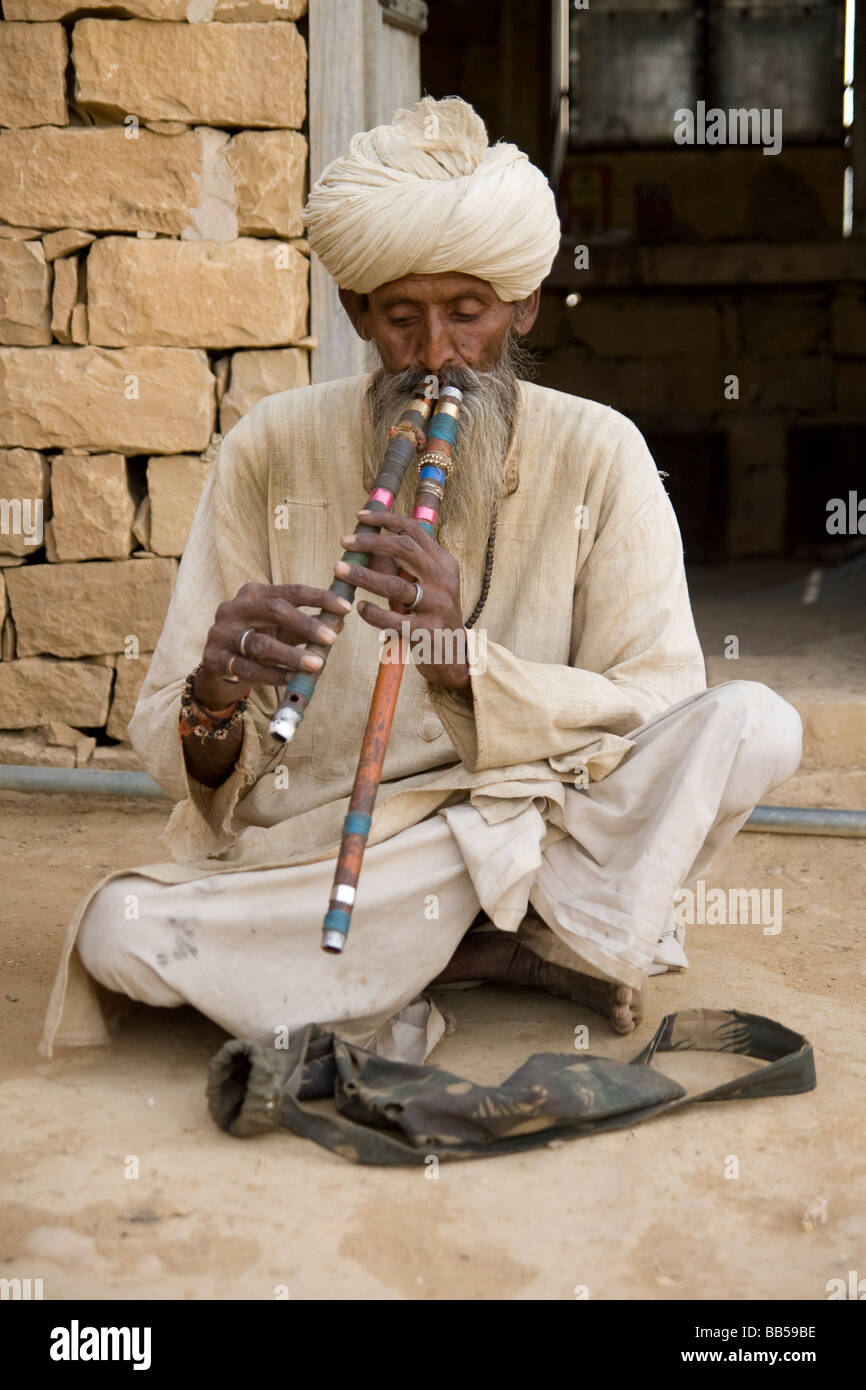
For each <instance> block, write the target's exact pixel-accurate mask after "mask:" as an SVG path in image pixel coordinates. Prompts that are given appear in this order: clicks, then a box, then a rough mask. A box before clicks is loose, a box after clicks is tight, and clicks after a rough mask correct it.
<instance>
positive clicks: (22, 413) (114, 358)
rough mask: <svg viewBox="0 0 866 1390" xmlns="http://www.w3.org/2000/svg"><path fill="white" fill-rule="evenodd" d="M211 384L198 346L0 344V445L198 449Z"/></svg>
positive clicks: (206, 434) (207, 423) (206, 425)
mask: <svg viewBox="0 0 866 1390" xmlns="http://www.w3.org/2000/svg"><path fill="white" fill-rule="evenodd" d="M213 385H214V383H213V377H212V376H211V373H210V370H209V368H208V363H207V357H206V355H205V354H204V353H203V352H194V351H182V350H179V349H177V348H154V347H140V348H128V349H125V350H121V351H112V350H110V349H108V348H102V347H46V348H0V445H2V444H6V445H11V444H16V445H22V446H24V447H25V448H42V447H45V448H49V449H65V450H66V451H71V450H72V449H75V448H79V449H92V450H93V451H94V452H95V453H101V452H109V451H110V452H113V453H120V454H141V453H166V454H173V453H185V452H187V451H189V452H200V451H201V450H202V449H204V448H205V447H206V445H207V444H208V442H209V440H210V437H211V434H212V433H213V428H214V422H215V411H216V407H215V402H214V391H213ZM136 392H137V396H136ZM34 401H38V402H39V410H38V412H35V411H34V407H33V403H34ZM37 414H38V418H37ZM2 495H3V494H2V493H0V496H2Z"/></svg>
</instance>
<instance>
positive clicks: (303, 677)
mask: <svg viewBox="0 0 866 1390" xmlns="http://www.w3.org/2000/svg"><path fill="white" fill-rule="evenodd" d="M432 409H433V402H432V400H430V399H428V398H427V397H426V396H416V397H415V398H414V399H413V400H411V401H410V402H409V404H408V405H407V406H406V409H405V410H404V411H403V413H402V415H401V416H400V419H399V421H398V422H397V424H396V425H393V426H392V427H391V430H390V431H389V439H388V447H387V448H386V450H385V457H384V460H383V461H382V467H381V468H380V470H379V473H378V475H377V477H376V481H375V483H374V484H373V489H372V491H371V493H370V496H369V499H368V501H367V509H368V510H369V511H371V512H389V511H391V509H392V507H393V506H394V498H395V497H396V496H397V494H398V492H399V491H400V488H401V486H402V484H403V479H404V477H405V476H406V470H407V468H408V467H409V464H410V463H411V462H412V460H413V459H414V458H415V457H416V453H417V450H418V448H419V447H420V446H421V443H422V441H423V440H424V438H425V436H426V433H427V422H428V420H429V419H430V412H431V410H432ZM352 529H353V530H354V532H355V534H356V535H358V536H363V535H364V534H368V535H373V534H375V532H376V531H378V530H379V527H378V526H370V525H363V524H361V523H360V522H359V523H358V524H357V525H356V526H354V527H353V528H352ZM343 559H344V560H345V561H346V563H347V564H350V565H362V566H364V567H366V566H367V565H369V563H370V556H369V554H368V553H367V552H366V551H363V550H347V551H345V552H344V554H343ZM329 588H330V590H331V593H334V594H336V595H337V596H338V597H339V598H344V599H347V600H348V601H349V602H350V603H351V602H353V600H354V598H355V586H354V584H350V583H349V582H348V581H347V580H345V579H334V581H333V583H332V584H330V586H329ZM317 620H318V622H320V623H321V624H322V625H323V626H324V627H329V628H331V630H332V631H333V632H342V630H343V622H344V619H343V617H342V616H341V615H340V614H339V613H328V612H327V611H326V610H325V609H321V610H320V611H319V613H318V618H317ZM330 651H331V647H330V645H328V644H327V643H318V642H308V643H307V644H306V646H305V648H304V654H305V655H307V654H312V655H314V656H320V657H321V658H322V664H321V666H320V667H319V668H318V670H317V671H297V672H296V673H295V675H294V676H293V677H292V679H291V680H290V681H289V683H288V685H287V686H286V688H285V690H284V691H283V696H282V699H281V700H280V704H279V707H278V709H277V712H276V714H275V715H274V717H273V719H272V720H271V723H270V731H271V734H272V736H273V737H274V738H275V739H278V740H279V742H280V743H288V742H289V741H290V740H291V738H292V737H293V736H294V733H295V730H296V729H297V727H298V725H299V724H300V722H301V720H302V719H303V717H304V714H305V712H306V709H307V706H308V705H309V703H310V700H311V699H312V698H313V691H314V690H315V688H316V682H317V681H318V679H319V677H320V676H321V674H322V672H323V671H324V669H325V664H326V662H327V660H328V655H329V653H330Z"/></svg>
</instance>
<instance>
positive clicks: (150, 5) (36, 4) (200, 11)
mask: <svg viewBox="0 0 866 1390" xmlns="http://www.w3.org/2000/svg"><path fill="white" fill-rule="evenodd" d="M83 8H84V6H83V5H82V3H81V0H4V4H3V13H4V15H5V16H6V18H7V19H30V20H40V21H44V20H47V19H66V18H68V17H69V16H70V15H74V14H79V13H80V11H81V10H82V9H83ZM86 8H87V9H88V11H89V10H108V11H110V13H111V14H112V15H118V14H121V15H128V16H129V17H130V18H131V19H161V20H171V19H173V20H178V21H182V20H188V21H189V23H190V24H205V23H207V22H208V21H209V20H216V21H218V22H222V23H249V22H252V21H259V20H261V21H265V22H267V21H268V20H279V19H282V20H286V19H289V20H291V19H300V18H301V16H302V15H304V14H306V12H307V0H279V3H277V0H87V6H86Z"/></svg>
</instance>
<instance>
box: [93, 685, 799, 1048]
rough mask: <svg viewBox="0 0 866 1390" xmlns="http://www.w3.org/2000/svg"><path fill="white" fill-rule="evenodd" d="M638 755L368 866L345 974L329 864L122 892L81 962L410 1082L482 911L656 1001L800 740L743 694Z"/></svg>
mask: <svg viewBox="0 0 866 1390" xmlns="http://www.w3.org/2000/svg"><path fill="white" fill-rule="evenodd" d="M629 737H630V738H631V739H633V741H634V747H633V748H632V749H631V750H630V751H629V753H628V755H627V756H626V758H625V759H624V760H623V762H622V763H621V764H620V765H619V766H618V767H617V768H615V770H614V771H613V772H611V773H610V774H609V775H608V776H606V777H604V778H603V779H602V780H600V781H598V782H594V783H590V785H589V786H588V787H586V788H583V789H577V788H572V787H570V786H567V785H565V784H563V783H562V782H551V784H550V785H549V787H548V786H547V784H544V786H543V787H542V788H541V789H540V790H539V789H537V788H534V789H533V793H534V794H533V795H532V796H531V797H529V798H527V796H526V787H525V785H524V786H523V787H520V786H517V785H515V788H514V800H513V802H512V803H511V805H513V807H514V814H511V815H506V816H504V817H503V818H501V819H499V820H498V821H497V822H496V823H493V824H490V823H488V821H487V820H486V819H485V818H484V817H483V816H482V815H481V813H480V812H479V810H478V809H477V807H476V806H474V805H473V804H471V802H464V803H461V804H458V805H455V806H451V807H447V808H445V809H444V810H442V811H440V812H438V813H436V814H434V815H432V816H430V817H428V818H427V819H426V820H422V821H420V822H419V823H418V824H416V825H413V826H411V827H409V828H408V829H405V830H402V831H401V832H399V833H398V834H396V835H394V836H392V837H391V838H390V839H388V840H385V841H383V842H381V843H379V844H377V845H374V846H372V847H371V848H369V849H368V851H367V854H366V856H365V860H364V868H363V874H362V878H361V886H360V888H359V892H358V898H357V903H356V906H355V909H354V914H353V925H352V930H351V934H350V937H349V940H348V943H347V946H346V949H345V951H344V952H343V954H342V955H340V956H336V957H335V956H331V955H325V954H324V953H323V952H322V951H321V949H320V946H319V941H320V934H321V923H322V917H323V914H324V911H325V908H326V905H327V901H328V895H329V889H330V886H331V881H332V877H333V868H334V861H333V860H332V859H331V860H324V861H319V862H317V863H313V864H305V865H296V866H292V867H285V868H270V869H253V870H250V871H248V872H243V871H239V872H235V873H231V874H214V875H212V876H210V877H204V878H198V879H196V880H195V881H193V882H184V883H175V884H166V883H159V882H155V881H153V880H152V879H149V878H147V877H145V876H144V874H145V873H146V870H145V871H142V872H141V873H133V874H128V875H125V876H123V877H120V878H115V879H113V880H112V881H111V882H109V883H107V884H106V885H105V886H104V887H103V888H102V889H101V890H100V891H99V892H98V893H97V894H96V896H95V897H94V898H93V899H92V901H91V903H90V905H89V907H88V908H87V910H86V912H85V913H84V916H83V918H82V921H81V925H80V928H79V934H78V940H77V949H78V952H79V955H80V958H81V960H82V962H83V964H84V966H85V968H86V969H87V971H89V972H90V974H91V975H92V976H93V977H94V978H95V979H96V980H97V981H99V982H100V983H101V984H102V985H104V986H106V987H107V988H108V989H110V990H112V991H116V992H117V993H120V994H123V995H126V996H128V997H129V998H132V999H135V1000H139V1001H142V1002H144V1003H147V1004H153V1005H159V1006H163V1007H166V1006H167V1007H172V1006H177V1005H181V1004H184V1003H188V1004H192V1005H194V1006H195V1008H197V1009H198V1010H200V1011H201V1012H202V1013H203V1014H206V1015H207V1016H208V1017H209V1018H211V1019H213V1020H214V1021H215V1022H216V1023H218V1024H220V1025H221V1026H222V1027H223V1028H225V1029H226V1030H227V1031H228V1032H229V1033H232V1034H233V1035H235V1036H238V1037H244V1038H254V1039H257V1040H259V1041H261V1042H266V1041H267V1042H270V1043H271V1044H273V1042H274V1039H275V1037H276V1036H277V1035H278V1033H279V1031H280V1030H286V1029H288V1030H291V1029H294V1028H297V1027H299V1026H301V1025H303V1024H305V1023H312V1022H315V1023H321V1024H323V1025H325V1026H327V1027H329V1028H331V1027H332V1028H333V1029H334V1030H335V1031H337V1032H339V1033H340V1034H341V1035H342V1036H344V1037H347V1038H350V1039H351V1040H353V1041H355V1042H357V1043H359V1044H361V1045H364V1046H367V1047H370V1048H371V1049H373V1050H377V1051H380V1052H382V1053H383V1054H385V1055H388V1056H392V1057H400V1058H404V1059H406V1060H410V1061H414V1062H418V1061H422V1060H423V1059H424V1058H425V1057H426V1056H427V1055H428V1054H429V1052H430V1051H431V1050H432V1048H433V1047H434V1046H435V1044H436V1042H437V1041H438V1040H439V1038H440V1037H441V1035H442V1032H443V1031H444V1026H445V1025H444V1020H443V1018H442V1015H441V1013H440V1011H439V1010H438V1009H437V1008H436V1006H435V1004H434V1003H433V1002H432V1001H431V1000H430V999H428V998H422V997H420V996H421V992H422V991H423V990H424V989H425V988H426V987H427V986H428V985H429V984H430V982H431V981H432V980H433V979H435V977H436V976H437V975H438V974H439V973H440V972H441V971H442V970H443V969H444V968H445V966H446V965H447V963H448V961H449V960H450V958H451V956H452V955H453V954H454V951H455V950H456V948H457V946H458V945H459V943H460V940H461V938H462V937H463V936H464V934H465V932H466V930H467V928H468V927H469V925H470V924H471V922H472V920H473V918H474V917H475V916H476V914H477V913H478V911H479V908H482V909H483V910H484V911H485V912H486V914H487V915H488V916H489V917H490V919H491V921H492V922H493V923H494V924H495V926H497V927H499V928H500V929H502V930H505V931H519V933H520V935H521V939H523V940H525V941H526V943H527V945H529V946H530V947H531V949H533V950H535V951H536V952H537V953H538V954H540V955H543V956H545V957H547V958H548V959H552V960H554V961H556V962H557V963H560V964H563V965H568V966H570V967H571V968H572V969H577V970H582V971H584V972H588V973H591V974H596V975H602V976H605V977H607V978H610V979H613V980H617V981H620V982H622V983H624V984H629V985H632V986H633V987H636V988H640V987H641V985H642V984H643V983H644V981H645V979H646V977H647V975H649V974H652V973H654V972H657V971H659V970H662V969H666V968H670V967H675V968H676V967H680V968H681V967H683V966H684V965H685V964H686V963H687V962H686V959H685V956H684V954H683V953H682V938H681V934H680V936H679V937H678V938H677V937H675V936H674V934H673V928H672V918H673V904H674V898H675V895H676V893H677V891H678V890H679V889H680V888H681V887H683V886H686V885H687V884H688V883H689V882H690V881H691V880H693V879H695V878H697V877H698V876H699V875H701V874H702V873H703V872H704V871H705V870H706V869H707V867H708V865H709V864H710V863H711V861H712V860H713V858H714V857H715V855H716V854H717V853H718V852H719V850H721V849H722V848H723V847H724V846H725V845H726V844H727V843H728V842H729V841H730V840H731V839H732V838H733V836H734V835H735V834H736V832H737V831H738V830H739V828H740V826H741V825H742V824H743V822H744V821H745V820H746V819H747V817H748V816H749V814H750V812H751V811H752V809H753V807H754V806H755V805H756V804H757V803H758V802H759V801H760V799H761V797H762V796H763V795H765V793H766V792H767V791H769V790H770V789H771V788H773V787H775V786H777V785H778V784H779V783H781V782H783V781H785V780H787V778H789V777H790V776H792V775H793V773H794V772H795V771H796V768H797V766H798V763H799V760H800V751H801V724H800V718H799V715H798V714H797V712H796V711H795V710H794V709H793V708H792V707H791V706H790V705H789V704H787V703H786V702H785V701H784V700H782V699H781V698H780V697H779V696H777V695H775V694H774V693H773V692H772V691H771V690H769V689H768V688H767V687H766V686H762V685H758V684H754V683H751V682H744V681H734V682H731V683H729V684H727V685H723V686H719V687H716V688H715V689H713V690H709V691H704V692H701V693H699V694H697V695H693V696H690V697H688V698H687V699H685V700H682V701H680V702H679V704H677V705H674V706H673V707H672V708H671V709H669V710H667V711H665V713H663V714H661V715H659V716H658V717H657V718H655V719H652V720H651V721H649V723H647V724H645V725H643V726H642V727H641V728H640V729H638V730H636V731H634V732H633V733H631V734H630V735H629ZM497 794H498V795H499V796H500V797H501V796H502V787H501V786H500V787H498V788H497ZM527 802H528V804H527ZM680 932H681V929H680Z"/></svg>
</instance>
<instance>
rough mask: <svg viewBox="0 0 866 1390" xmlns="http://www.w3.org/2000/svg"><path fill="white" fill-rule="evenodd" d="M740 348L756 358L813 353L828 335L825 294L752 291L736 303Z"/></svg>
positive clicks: (822, 345)
mask: <svg viewBox="0 0 866 1390" xmlns="http://www.w3.org/2000/svg"><path fill="white" fill-rule="evenodd" d="M740 319H741V323H742V333H743V347H744V348H745V350H746V352H748V353H753V354H754V355H755V356H756V357H775V356H777V355H778V353H780V352H786V353H787V352H790V353H794V352H817V351H818V350H819V349H821V348H822V347H824V346H825V344H826V343H827V340H828V337H829V327H830V319H829V314H828V300H827V297H826V296H825V295H804V294H791V293H786V294H779V293H778V292H777V293H776V294H773V295H769V294H755V295H753V296H751V295H750V296H749V297H747V298H745V299H744V300H743V301H742V303H741V305H740Z"/></svg>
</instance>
